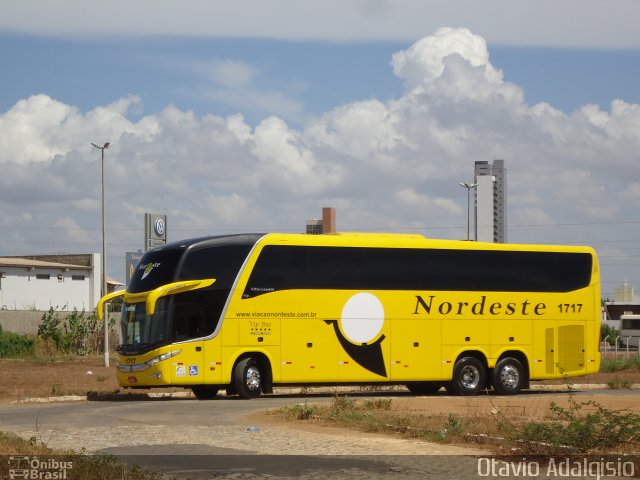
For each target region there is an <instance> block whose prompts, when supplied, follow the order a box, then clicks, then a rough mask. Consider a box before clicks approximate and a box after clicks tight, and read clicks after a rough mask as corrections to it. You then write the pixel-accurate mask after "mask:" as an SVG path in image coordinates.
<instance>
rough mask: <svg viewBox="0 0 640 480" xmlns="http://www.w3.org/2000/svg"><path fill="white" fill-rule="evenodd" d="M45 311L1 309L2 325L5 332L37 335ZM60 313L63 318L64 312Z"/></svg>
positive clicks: (0, 323)
mask: <svg viewBox="0 0 640 480" xmlns="http://www.w3.org/2000/svg"><path fill="white" fill-rule="evenodd" d="M44 313H45V312H38V311H36V310H27V311H16V310H0V325H2V329H3V330H4V331H5V332H13V333H20V334H22V335H25V334H30V335H35V334H37V333H38V326H39V325H40V323H41V322H42V315H43V314H44ZM59 315H60V317H61V318H62V317H63V316H64V313H59Z"/></svg>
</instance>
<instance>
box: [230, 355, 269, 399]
mask: <svg viewBox="0 0 640 480" xmlns="http://www.w3.org/2000/svg"><path fill="white" fill-rule="evenodd" d="M262 382H263V380H262V372H261V371H260V367H259V365H258V362H256V361H255V360H254V359H253V358H251V357H247V358H244V359H242V360H240V361H239V362H238V364H237V365H236V368H235V370H234V371H233V386H234V387H235V390H236V392H238V395H240V398H245V399H248V398H256V397H259V396H260V393H262Z"/></svg>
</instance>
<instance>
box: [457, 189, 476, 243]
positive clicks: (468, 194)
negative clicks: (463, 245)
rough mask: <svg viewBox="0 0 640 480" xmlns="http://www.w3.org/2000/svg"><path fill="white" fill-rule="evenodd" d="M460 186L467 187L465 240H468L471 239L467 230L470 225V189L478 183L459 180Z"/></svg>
mask: <svg viewBox="0 0 640 480" xmlns="http://www.w3.org/2000/svg"><path fill="white" fill-rule="evenodd" d="M460 186H461V187H464V188H466V189H467V242H468V241H469V240H471V236H470V231H469V230H470V227H471V190H472V189H474V188H476V187H477V186H478V184H477V183H468V182H461V183H460Z"/></svg>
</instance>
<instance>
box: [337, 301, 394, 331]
mask: <svg viewBox="0 0 640 480" xmlns="http://www.w3.org/2000/svg"><path fill="white" fill-rule="evenodd" d="M340 325H341V326H342V331H343V332H344V335H345V337H347V338H348V339H349V340H351V341H352V342H353V343H367V342H370V341H371V340H373V339H374V338H376V337H377V336H378V335H379V334H380V331H381V330H382V326H383V325H384V307H383V306H382V303H381V302H380V300H378V298H377V297H376V296H375V295H372V294H370V293H365V292H362V293H357V294H355V295H354V296H353V297H351V298H350V299H349V300H347V303H345V304H344V307H343V308H342V317H341V318H340Z"/></svg>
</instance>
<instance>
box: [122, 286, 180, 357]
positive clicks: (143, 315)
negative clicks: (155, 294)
mask: <svg viewBox="0 0 640 480" xmlns="http://www.w3.org/2000/svg"><path fill="white" fill-rule="evenodd" d="M168 300H169V299H168V297H165V298H160V299H159V300H158V302H157V303H156V310H155V312H154V314H153V315H147V309H146V305H145V302H140V303H124V304H123V305H122V318H121V320H120V327H121V330H120V333H121V336H122V338H121V343H120V345H119V346H118V352H119V353H122V354H124V355H127V354H140V353H145V352H147V351H149V350H152V349H154V348H156V347H158V346H160V345H162V344H164V343H166V340H167V338H168V334H167V332H168V321H169V315H167V304H168Z"/></svg>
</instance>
